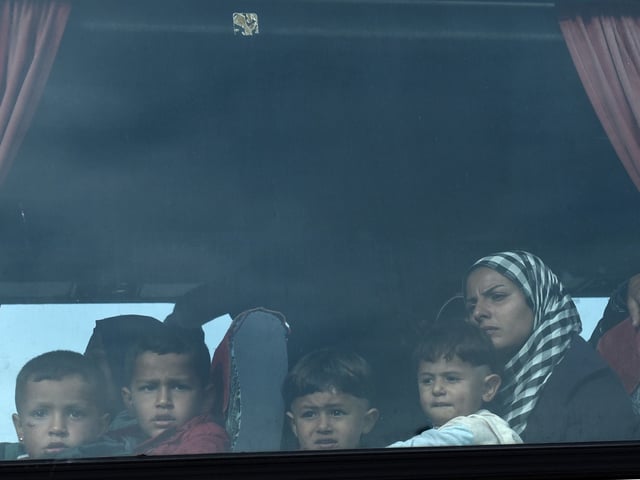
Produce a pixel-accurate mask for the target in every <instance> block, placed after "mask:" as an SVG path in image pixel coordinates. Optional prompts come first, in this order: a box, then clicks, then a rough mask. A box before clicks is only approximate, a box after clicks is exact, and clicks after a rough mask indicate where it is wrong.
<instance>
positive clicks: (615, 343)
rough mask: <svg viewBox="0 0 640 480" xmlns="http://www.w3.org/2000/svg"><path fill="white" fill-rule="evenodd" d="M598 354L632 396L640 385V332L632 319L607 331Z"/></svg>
mask: <svg viewBox="0 0 640 480" xmlns="http://www.w3.org/2000/svg"><path fill="white" fill-rule="evenodd" d="M598 353H600V355H602V357H603V358H604V359H605V360H606V361H607V363H608V364H609V366H610V367H611V368H612V369H613V371H614V372H616V373H617V374H618V376H619V377H620V380H622V383H623V385H624V387H625V389H626V390H627V393H629V394H631V393H632V392H633V391H634V390H635V389H636V387H637V386H638V384H640V332H638V330H637V329H636V328H635V327H634V326H633V325H632V323H631V319H630V318H627V319H626V320H624V321H622V322H620V323H618V324H617V325H616V326H615V327H611V328H610V329H609V330H607V331H606V332H605V333H604V335H602V337H600V340H599V341H598Z"/></svg>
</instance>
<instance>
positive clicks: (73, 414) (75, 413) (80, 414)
mask: <svg viewBox="0 0 640 480" xmlns="http://www.w3.org/2000/svg"><path fill="white" fill-rule="evenodd" d="M86 416H87V413H86V412H85V411H84V410H81V409H79V408H74V409H72V410H69V418H71V419H73V420H79V419H81V418H84V417H86Z"/></svg>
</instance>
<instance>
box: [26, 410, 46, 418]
mask: <svg viewBox="0 0 640 480" xmlns="http://www.w3.org/2000/svg"><path fill="white" fill-rule="evenodd" d="M48 413H49V411H48V410H47V409H46V408H38V409H36V410H32V411H31V412H29V416H30V417H35V418H44V417H46V416H47V414H48Z"/></svg>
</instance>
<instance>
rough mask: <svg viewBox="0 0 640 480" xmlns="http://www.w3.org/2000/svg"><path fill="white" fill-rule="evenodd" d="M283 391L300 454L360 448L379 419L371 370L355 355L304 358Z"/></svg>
mask: <svg viewBox="0 0 640 480" xmlns="http://www.w3.org/2000/svg"><path fill="white" fill-rule="evenodd" d="M282 392H283V397H284V401H285V407H286V409H287V412H286V415H287V417H288V419H289V422H290V426H291V430H292V431H293V434H294V435H295V437H296V438H297V441H298V446H299V448H300V450H335V449H354V448H359V447H360V446H361V437H362V436H363V435H365V434H367V433H369V432H370V431H371V430H372V429H373V427H374V426H375V424H376V422H377V421H378V417H379V416H380V414H379V412H378V410H377V409H376V408H374V407H373V406H372V405H371V402H372V399H373V396H374V382H373V374H372V371H371V367H370V366H369V364H368V363H367V361H366V360H365V359H364V358H362V357H361V356H360V355H358V354H356V353H353V352H344V351H339V350H334V349H321V350H316V351H313V352H311V353H309V354H307V355H305V356H304V357H302V358H301V359H300V361H298V363H297V364H296V365H295V366H294V367H293V368H292V369H291V371H290V372H289V373H288V374H287V376H286V378H285V380H284V384H283V387H282Z"/></svg>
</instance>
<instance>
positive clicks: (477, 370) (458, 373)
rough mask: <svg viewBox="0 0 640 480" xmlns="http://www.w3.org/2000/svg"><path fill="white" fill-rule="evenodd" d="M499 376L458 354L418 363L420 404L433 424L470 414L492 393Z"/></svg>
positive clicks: (493, 394)
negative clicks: (460, 357)
mask: <svg viewBox="0 0 640 480" xmlns="http://www.w3.org/2000/svg"><path fill="white" fill-rule="evenodd" d="M499 386H500V377H499V376H498V375H496V374H492V373H491V372H490V370H489V368H488V367H486V366H478V367H476V366H473V365H471V364H470V363H467V362H463V361H462V360H460V359H459V358H458V357H454V358H452V359H451V360H446V359H444V358H441V359H440V360H438V361H437V362H425V361H421V362H420V365H419V366H418V392H419V394H420V405H421V406H422V410H423V411H424V413H425V414H426V415H427V416H428V417H429V418H430V419H431V421H432V422H433V424H434V426H436V427H440V426H442V425H444V424H445V423H447V422H448V421H449V420H451V419H452V418H455V417H459V416H463V415H471V414H472V413H475V412H477V411H478V410H480V409H481V408H482V405H483V403H485V402H489V401H491V400H492V399H493V397H494V396H495V394H496V392H497V390H498V387H499Z"/></svg>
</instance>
